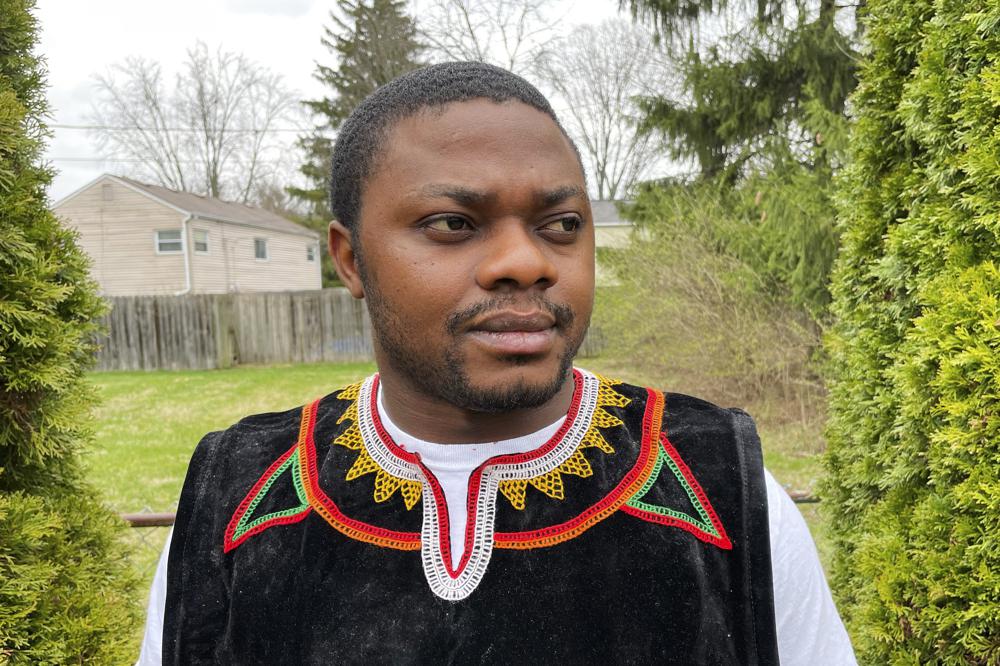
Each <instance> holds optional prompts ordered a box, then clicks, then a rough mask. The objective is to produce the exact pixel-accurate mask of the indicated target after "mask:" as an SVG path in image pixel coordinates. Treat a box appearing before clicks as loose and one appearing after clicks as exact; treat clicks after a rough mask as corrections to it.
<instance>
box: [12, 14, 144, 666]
mask: <svg viewBox="0 0 1000 666" xmlns="http://www.w3.org/2000/svg"><path fill="white" fill-rule="evenodd" d="M33 7H34V2H33V1H32V0H0V276H2V279H0V663H10V664H41V663H45V664H68V663H74V664H79V663H87V664H120V663H125V662H126V661H128V660H129V659H130V658H133V657H134V654H131V653H130V651H129V648H130V643H131V640H132V638H133V628H134V627H135V624H136V615H137V610H138V609H137V607H136V604H135V601H134V598H135V597H134V595H135V583H134V578H133V576H132V574H131V573H130V569H129V565H128V562H127V560H126V559H125V557H124V553H123V550H122V545H121V542H120V539H119V536H120V532H119V531H118V530H119V527H118V526H116V523H117V520H116V519H115V518H114V517H113V516H112V515H111V514H110V513H108V511H107V510H106V509H104V508H103V507H102V506H101V505H100V503H99V502H98V499H97V497H96V493H95V491H94V489H93V488H90V487H89V486H87V485H86V483H84V482H83V480H82V478H81V472H80V465H79V461H78V453H79V451H80V449H81V448H82V447H83V446H84V445H86V443H87V442H88V440H89V437H90V430H89V419H90V410H91V405H92V404H93V400H94V395H93V391H92V389H91V387H90V385H89V384H88V383H87V382H86V381H85V379H84V376H83V372H84V370H85V368H87V367H88V365H89V364H90V362H91V358H92V355H93V350H94V346H93V339H94V334H95V332H96V328H97V325H96V318H97V317H98V316H99V315H100V314H101V313H102V312H103V311H104V305H103V303H102V301H101V300H100V299H99V298H98V297H97V294H96V287H95V285H94V283H93V282H92V281H91V280H90V279H89V277H88V272H87V262H86V260H85V258H84V255H83V253H82V252H81V250H80V249H78V248H77V246H76V242H75V236H74V235H73V233H71V232H70V231H68V230H66V229H65V228H64V227H62V226H61V225H60V224H59V222H58V220H56V218H55V217H54V216H53V215H52V213H51V212H50V211H49V210H48V201H47V197H46V187H47V185H48V184H49V182H50V180H51V178H52V173H51V172H50V171H49V170H48V169H47V168H45V167H43V166H41V158H42V149H43V143H44V139H45V137H46V129H45V126H44V122H43V119H44V118H45V115H46V113H47V104H46V100H45V96H44V89H43V85H44V74H45V72H44V68H43V65H42V62H41V60H40V59H39V58H38V56H36V55H34V53H33V49H34V48H35V45H36V40H37V25H36V22H35V19H34V17H33V16H32V14H31V12H32V9H33Z"/></svg>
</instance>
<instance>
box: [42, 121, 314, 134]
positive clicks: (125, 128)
mask: <svg viewBox="0 0 1000 666" xmlns="http://www.w3.org/2000/svg"><path fill="white" fill-rule="evenodd" d="M48 127H51V128H53V129H70V130H108V131H111V132H135V131H142V132H204V131H205V128H203V127H140V126H139V125H70V124H65V123H49V124H48ZM211 131H212V132H213V133H215V132H232V133H236V134H239V133H242V134H263V133H267V132H295V133H298V134H301V133H303V132H310V131H315V130H314V129H295V128H293V127H269V128H267V129H260V128H252V127H251V128H243V127H231V128H224V129H213V130H211Z"/></svg>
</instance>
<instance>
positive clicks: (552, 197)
mask: <svg viewBox="0 0 1000 666" xmlns="http://www.w3.org/2000/svg"><path fill="white" fill-rule="evenodd" d="M573 197H583V198H586V197H587V193H586V192H584V190H583V188H582V187H580V186H579V185H564V186H563V187H557V188H556V189H554V190H543V191H541V192H539V193H538V194H536V195H535V198H536V199H537V200H538V202H539V203H540V204H542V206H543V207H545V208H548V207H550V206H556V205H558V204H561V203H562V202H564V201H566V200H567V199H572V198H573Z"/></svg>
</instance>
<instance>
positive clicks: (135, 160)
mask: <svg viewBox="0 0 1000 666" xmlns="http://www.w3.org/2000/svg"><path fill="white" fill-rule="evenodd" d="M45 159H47V160H50V161H52V162H123V163H135V164H145V163H148V162H149V160H142V159H139V158H137V157H47V158H45ZM171 161H172V162H176V163H179V164H202V162H201V161H199V160H171ZM257 163H258V164H283V163H284V162H282V161H281V160H261V159H258V160H257Z"/></svg>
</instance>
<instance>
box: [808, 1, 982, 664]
mask: <svg viewBox="0 0 1000 666" xmlns="http://www.w3.org/2000/svg"><path fill="white" fill-rule="evenodd" d="M869 11H870V14H869V16H870V18H869V20H868V26H867V33H866V34H867V39H868V41H869V42H870V47H869V49H868V50H867V57H866V61H865V64H864V67H863V69H862V70H861V72H860V80H861V83H860V85H859V87H858V91H857V94H856V96H855V97H854V99H853V104H854V106H855V108H856V109H857V113H858V120H857V125H856V128H855V130H854V132H853V136H852V140H851V144H852V152H853V160H852V163H851V165H850V166H849V167H848V170H847V172H846V174H845V178H844V185H843V192H842V194H841V198H842V200H843V206H842V209H841V218H840V222H839V223H840V225H841V227H842V240H843V243H842V248H841V251H840V255H839V256H838V259H837V266H836V269H835V273H834V283H833V292H834V296H835V300H834V303H833V312H834V313H835V315H836V317H837V322H836V326H835V327H834V329H833V331H832V332H831V335H830V337H829V345H828V346H829V350H830V356H831V370H832V381H831V420H830V424H829V428H828V440H829V449H828V456H827V461H826V465H827V471H828V477H829V480H828V482H827V484H826V489H825V491H824V493H823V506H824V507H825V508H826V510H827V511H829V512H830V513H831V518H832V519H831V521H830V526H831V533H832V536H833V539H834V542H835V545H836V553H835V559H834V577H833V583H834V585H833V587H834V590H835V592H836V593H837V594H838V602H839V606H840V610H841V613H842V614H844V616H845V618H846V620H847V622H848V628H849V629H850V630H851V633H852V639H853V642H854V646H855V649H856V650H857V652H858V657H859V661H860V662H861V663H869V664H944V665H949V664H955V665H959V664H961V665H968V664H981V665H984V666H985V665H988V664H989V665H995V664H1000V224H998V220H1000V218H998V215H997V211H998V210H1000V187H998V184H1000V161H998V159H997V156H998V155H1000V114H998V113H997V110H998V109H1000V5H998V4H997V3H996V2H995V0H943V1H942V0H871V2H870V3H869Z"/></svg>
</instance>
